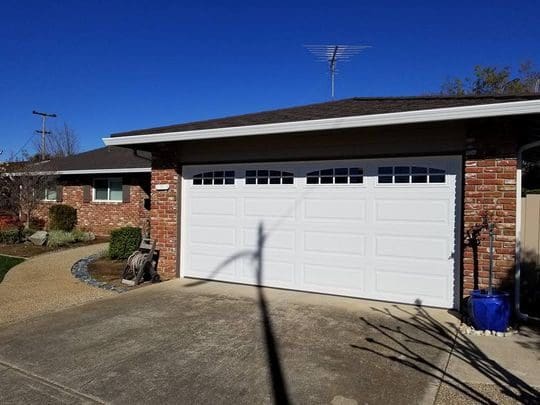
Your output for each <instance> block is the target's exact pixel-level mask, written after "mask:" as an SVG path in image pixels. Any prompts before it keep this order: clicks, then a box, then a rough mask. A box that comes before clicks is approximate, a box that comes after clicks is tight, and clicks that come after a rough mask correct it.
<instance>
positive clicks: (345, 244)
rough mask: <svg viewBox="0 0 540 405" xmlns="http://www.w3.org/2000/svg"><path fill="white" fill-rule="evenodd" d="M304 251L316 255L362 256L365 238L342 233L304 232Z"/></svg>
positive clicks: (364, 250) (364, 249)
mask: <svg viewBox="0 0 540 405" xmlns="http://www.w3.org/2000/svg"><path fill="white" fill-rule="evenodd" d="M304 251H305V252H307V253H314V252H315V253H318V254H328V253H330V254H338V255H339V254H347V255H355V256H364V255H365V252H366V237H365V235H358V234H355V233H343V232H340V233H338V232H313V231H311V232H304Z"/></svg>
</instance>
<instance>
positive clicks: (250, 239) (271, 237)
mask: <svg viewBox="0 0 540 405" xmlns="http://www.w3.org/2000/svg"><path fill="white" fill-rule="evenodd" d="M262 229H263V230H264V227H263V228H262ZM295 238H296V231H295V230H294V229H288V230H284V229H278V230H272V231H269V232H267V233H266V236H265V238H264V244H263V246H264V249H265V250H268V249H273V250H279V251H280V253H283V251H289V252H292V251H295V250H296V240H295ZM258 244H259V228H247V229H246V228H244V229H243V245H244V246H246V247H249V248H257V247H258Z"/></svg>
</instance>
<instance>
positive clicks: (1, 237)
mask: <svg viewBox="0 0 540 405" xmlns="http://www.w3.org/2000/svg"><path fill="white" fill-rule="evenodd" d="M21 241H22V233H21V230H20V229H19V228H13V229H5V230H3V231H0V243H5V244H8V245H14V244H15V243H19V242H21Z"/></svg>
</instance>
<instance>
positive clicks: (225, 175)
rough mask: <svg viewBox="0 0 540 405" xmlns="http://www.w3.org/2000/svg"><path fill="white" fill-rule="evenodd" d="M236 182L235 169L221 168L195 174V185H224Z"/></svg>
mask: <svg viewBox="0 0 540 405" xmlns="http://www.w3.org/2000/svg"><path fill="white" fill-rule="evenodd" d="M222 184H227V185H229V184H234V171H233V170H230V171H229V170H225V171H223V170H219V171H215V172H204V173H199V174H196V175H195V176H193V185H195V186H200V185H222Z"/></svg>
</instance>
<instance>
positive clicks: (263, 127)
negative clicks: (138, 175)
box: [103, 100, 540, 146]
mask: <svg viewBox="0 0 540 405" xmlns="http://www.w3.org/2000/svg"><path fill="white" fill-rule="evenodd" d="M535 113H540V100H527V101H512V102H507V103H496V104H480V105H472V106H461V107H447V108H434V109H426V110H416V111H404V112H394V113H385V114H370V115H357V116H351V117H340V118H325V119H318V120H306V121H292V122H281V123H275V124H260V125H247V126H238V127H225V128H214V129H201V130H192V131H179V132H166V133H158V134H142V135H130V136H118V137H108V138H103V142H104V143H105V145H107V146H122V145H135V144H149V143H158V142H160V143H161V142H178V141H189V140H201V139H215V138H231V137H242V136H254V135H275V134H284V133H301V132H309V131H322V130H332V129H346V128H361V127H374V126H386V125H399V124H414V123H425V122H435V121H449V120H460V119H471V118H488V117H498V116H509V115H523V114H535Z"/></svg>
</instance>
